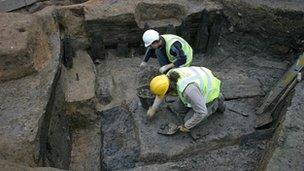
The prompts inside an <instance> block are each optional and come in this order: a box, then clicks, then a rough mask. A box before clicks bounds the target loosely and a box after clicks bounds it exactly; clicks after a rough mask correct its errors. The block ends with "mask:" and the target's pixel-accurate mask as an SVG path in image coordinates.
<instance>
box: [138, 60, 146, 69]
mask: <svg viewBox="0 0 304 171" xmlns="http://www.w3.org/2000/svg"><path fill="white" fill-rule="evenodd" d="M146 66H147V62H144V61H143V62H141V63H140V65H139V67H140V68H144V67H146Z"/></svg>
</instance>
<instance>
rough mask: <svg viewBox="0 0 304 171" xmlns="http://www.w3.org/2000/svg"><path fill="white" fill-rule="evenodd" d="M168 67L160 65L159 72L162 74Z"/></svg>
mask: <svg viewBox="0 0 304 171" xmlns="http://www.w3.org/2000/svg"><path fill="white" fill-rule="evenodd" d="M169 69H170V66H169V65H164V66H162V67H160V68H159V70H158V71H159V72H160V73H162V74H164V73H165V72H166V71H167V70H169Z"/></svg>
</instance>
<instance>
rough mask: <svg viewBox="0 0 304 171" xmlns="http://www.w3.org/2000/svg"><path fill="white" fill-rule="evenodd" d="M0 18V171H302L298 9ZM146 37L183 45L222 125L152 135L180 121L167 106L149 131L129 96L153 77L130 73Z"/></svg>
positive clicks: (31, 8)
mask: <svg viewBox="0 0 304 171" xmlns="http://www.w3.org/2000/svg"><path fill="white" fill-rule="evenodd" d="M12 2H15V3H12ZM24 2H27V4H22V3H24ZM0 10H1V12H0V30H1V32H0V170H31V171H32V170H35V171H36V170H37V171H38V170H53V171H56V170H282V171H287V170H288V171H289V170H300V171H303V169H304V162H303V158H304V103H303V101H304V82H303V81H301V74H300V73H301V69H302V68H301V67H299V65H300V66H301V65H302V66H303V65H304V60H298V59H299V58H301V57H302V59H303V58H304V56H303V55H302V53H303V50H304V2H303V1H302V0H289V1H285V0H89V1H85V0H50V1H45V0H29V1H27V0H26V1H23V0H22V1H21V0H14V1H13V0H10V1H7V0H2V1H0ZM149 28H153V29H155V30H158V31H159V32H160V33H161V34H165V33H171V34H177V35H179V36H181V37H183V38H184V39H186V40H187V41H188V42H189V43H190V44H191V46H192V47H193V49H194V52H195V55H194V62H193V65H195V66H204V67H207V68H209V69H211V70H212V71H213V72H214V74H215V75H216V76H217V77H218V78H220V79H221V81H222V92H223V95H224V96H225V103H226V106H227V107H226V111H225V112H224V113H215V114H213V115H211V116H210V117H209V118H208V119H207V121H205V122H203V123H200V124H199V125H198V126H197V127H195V128H194V129H192V130H191V133H177V134H176V135H173V136H163V135H160V134H158V133H157V130H158V129H159V127H160V126H161V125H162V124H164V123H169V122H173V123H179V120H178V119H177V118H176V117H175V115H174V114H173V113H171V112H170V111H169V110H168V109H167V108H166V107H165V105H164V107H163V108H162V109H161V110H160V111H159V112H158V113H157V116H156V118H155V119H154V120H152V121H147V119H146V117H145V114H146V110H145V109H143V107H142V106H141V103H140V101H139V98H138V97H137V95H136V93H137V91H136V89H137V88H138V87H140V86H143V85H146V84H148V82H149V81H150V80H151V78H152V77H153V76H155V75H157V74H159V73H158V63H157V61H156V60H155V59H151V60H150V61H149V63H148V67H147V68H144V69H140V67H139V64H140V62H141V61H142V59H143V56H144V53H145V48H144V46H143V42H142V34H143V32H144V31H145V30H147V29H149ZM294 68H296V69H294ZM292 69H294V70H293V72H288V71H290V70H292ZM286 73H287V74H286ZM288 73H289V75H288ZM290 73H291V74H290ZM295 73H296V74H295ZM286 75H287V76H286ZM295 77H296V78H295ZM290 79H292V80H290ZM280 83H281V84H280ZM283 83H284V84H285V85H287V87H286V86H285V87H284V86H283V87H282V84H283ZM283 88H284V90H283ZM278 89H282V90H283V91H280V92H279V93H277V91H272V90H278ZM276 93H277V94H279V95H278V96H277V98H276V99H275V100H273V101H272V103H271V104H270V103H269V104H267V98H268V97H270V96H271V95H273V94H276ZM263 105H264V107H265V105H268V106H266V107H267V111H266V112H265V111H264V112H259V109H261V106H262V107H263Z"/></svg>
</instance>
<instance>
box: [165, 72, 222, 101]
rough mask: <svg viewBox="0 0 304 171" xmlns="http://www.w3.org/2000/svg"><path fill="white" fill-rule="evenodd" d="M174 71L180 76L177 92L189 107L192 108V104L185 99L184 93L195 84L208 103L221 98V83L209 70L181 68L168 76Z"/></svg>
mask: <svg viewBox="0 0 304 171" xmlns="http://www.w3.org/2000/svg"><path fill="white" fill-rule="evenodd" d="M173 71H175V72H177V73H178V74H179V75H180V78H179V79H178V81H177V85H176V90H177V93H178V96H179V98H180V99H181V101H182V102H183V103H184V104H185V105H186V106H187V107H191V104H190V103H189V102H188V101H187V99H186V98H185V97H184V95H183V92H184V90H185V89H186V87H187V86H188V85H189V84H191V83H195V84H196V85H197V86H198V87H199V88H200V90H201V93H202V96H203V97H204V98H205V101H206V103H209V102H212V101H213V100H214V99H216V98H218V97H219V95H220V86H221V81H220V80H219V79H217V78H216V77H215V76H214V75H213V74H212V72H211V71H210V70H209V69H207V68H204V67H195V66H192V67H181V68H174V69H171V70H170V71H169V72H168V73H167V74H170V73H171V72H173Z"/></svg>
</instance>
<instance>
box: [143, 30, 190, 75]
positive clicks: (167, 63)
mask: <svg viewBox="0 0 304 171" xmlns="http://www.w3.org/2000/svg"><path fill="white" fill-rule="evenodd" d="M143 41H144V43H145V47H147V50H146V54H145V57H144V60H143V62H142V63H141V64H140V67H145V66H146V65H147V62H148V60H149V59H150V58H151V57H156V58H157V60H158V63H159V65H160V66H161V67H160V68H159V72H160V73H166V72H167V71H169V70H170V69H171V68H178V67H183V66H190V65H191V63H192V55H193V52H192V48H191V46H190V45H189V44H188V43H187V42H186V41H185V40H184V39H183V38H181V37H179V36H176V35H172V34H163V35H159V33H158V32H157V31H155V30H152V29H151V30H147V31H146V32H145V33H144V34H143Z"/></svg>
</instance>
